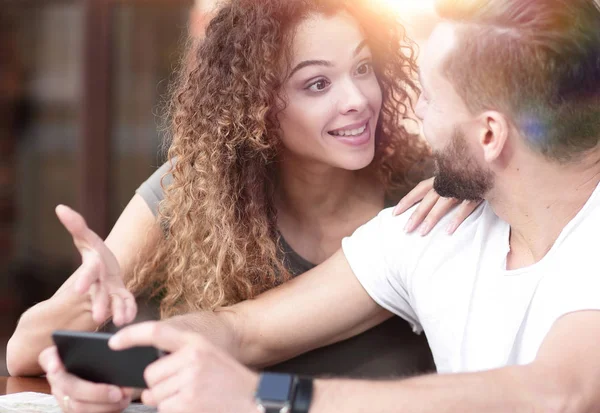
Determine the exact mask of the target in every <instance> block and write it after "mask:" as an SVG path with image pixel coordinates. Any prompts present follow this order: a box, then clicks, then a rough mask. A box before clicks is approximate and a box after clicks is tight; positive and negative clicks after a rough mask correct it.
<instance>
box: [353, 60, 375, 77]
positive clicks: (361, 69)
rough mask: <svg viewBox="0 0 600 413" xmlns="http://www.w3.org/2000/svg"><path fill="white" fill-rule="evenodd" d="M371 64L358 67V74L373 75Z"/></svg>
mask: <svg viewBox="0 0 600 413" xmlns="http://www.w3.org/2000/svg"><path fill="white" fill-rule="evenodd" d="M371 69H372V66H371V63H369V62H367V63H363V64H361V65H360V66H358V68H357V69H356V73H358V74H359V75H366V74H369V73H371Z"/></svg>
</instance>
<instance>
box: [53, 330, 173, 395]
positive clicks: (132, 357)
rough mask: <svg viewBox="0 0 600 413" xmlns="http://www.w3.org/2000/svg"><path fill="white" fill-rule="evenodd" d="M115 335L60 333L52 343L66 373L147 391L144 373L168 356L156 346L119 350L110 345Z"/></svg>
mask: <svg viewBox="0 0 600 413" xmlns="http://www.w3.org/2000/svg"><path fill="white" fill-rule="evenodd" d="M111 337H112V334H108V333H88V332H82V331H67V330H57V331H55V332H54V333H52V340H54V343H55V344H56V347H57V348H58V354H59V355H60V358H61V360H62V362H63V364H64V366H65V368H66V370H67V371H68V372H69V373H71V374H73V375H75V376H78V377H80V378H82V379H84V380H88V381H92V382H95V383H108V384H114V385H117V386H120V387H137V388H146V387H148V386H147V385H146V381H145V380H144V370H145V369H146V367H147V366H148V365H149V364H151V363H153V362H154V361H156V360H158V359H159V358H160V357H161V356H163V355H164V354H165V353H164V352H163V351H161V350H159V349H157V348H155V347H132V348H129V349H126V350H119V351H115V350H112V349H111V348H110V347H109V346H108V339H109V338H111Z"/></svg>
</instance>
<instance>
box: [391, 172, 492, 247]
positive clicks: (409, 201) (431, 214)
mask: <svg viewBox="0 0 600 413" xmlns="http://www.w3.org/2000/svg"><path fill="white" fill-rule="evenodd" d="M433 180H434V178H429V179H426V180H425V181H422V182H420V183H419V184H418V185H417V186H416V187H414V188H413V189H412V190H411V191H410V192H409V193H408V194H406V195H405V196H404V197H403V198H402V199H401V200H400V202H398V205H396V207H395V208H394V212H393V214H394V215H399V214H401V213H403V212H405V211H406V210H407V209H409V208H410V207H412V206H413V205H414V204H416V203H417V202H419V201H421V203H420V204H419V206H418V207H417V208H416V209H415V210H414V212H413V213H412V215H411V216H410V218H409V220H408V221H407V222H406V225H405V227H404V230H405V231H406V232H412V231H414V230H415V229H416V228H417V227H419V226H420V229H419V233H420V234H421V235H427V234H428V233H429V231H431V229H432V228H433V227H434V226H435V225H436V224H437V223H438V222H439V221H440V219H442V217H444V216H445V215H446V214H448V213H449V212H450V210H451V209H452V208H453V207H454V206H455V205H456V204H459V203H460V205H459V206H458V208H457V209H456V211H455V212H454V215H453V217H452V221H451V223H450V224H449V225H448V227H447V228H446V232H448V234H453V233H454V231H456V229H457V228H458V227H459V226H460V224H462V223H463V221H464V220H465V219H467V217H468V216H469V215H471V213H472V212H473V211H474V210H475V209H476V208H477V207H478V206H479V204H481V201H462V202H461V201H459V200H458V199H454V198H444V197H441V196H439V195H438V194H437V192H435V190H434V189H433Z"/></svg>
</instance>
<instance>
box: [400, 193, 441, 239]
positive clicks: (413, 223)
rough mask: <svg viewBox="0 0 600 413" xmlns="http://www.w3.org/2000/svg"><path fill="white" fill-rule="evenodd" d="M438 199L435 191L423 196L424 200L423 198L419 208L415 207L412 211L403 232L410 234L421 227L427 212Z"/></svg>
mask: <svg viewBox="0 0 600 413" xmlns="http://www.w3.org/2000/svg"><path fill="white" fill-rule="evenodd" d="M439 199H440V196H439V195H438V194H437V193H436V192H435V191H433V190H432V191H429V193H428V194H427V195H425V198H423V200H422V201H421V203H420V204H419V206H417V208H416V209H415V210H414V211H413V213H412V215H411V216H410V218H409V220H408V221H407V222H406V225H405V226H404V231H406V232H412V231H414V230H415V228H417V227H418V226H419V225H421V223H422V222H423V220H424V219H425V217H426V216H427V214H429V212H430V211H431V209H432V208H433V206H434V205H435V204H436V202H437V201H438V200H439Z"/></svg>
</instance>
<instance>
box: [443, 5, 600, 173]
mask: <svg viewBox="0 0 600 413" xmlns="http://www.w3.org/2000/svg"><path fill="white" fill-rule="evenodd" d="M436 8H437V11H438V14H439V15H440V16H441V17H442V18H444V19H445V20H448V21H450V22H452V23H454V24H456V27H457V30H456V33H457V39H458V43H457V46H456V47H455V49H454V50H453V51H452V52H451V54H450V56H448V58H447V61H446V62H445V63H444V73H445V75H446V76H447V78H448V79H449V80H450V82H451V83H452V84H453V85H454V87H455V89H456V91H457V93H459V95H460V96H461V97H462V99H463V100H464V101H465V103H466V105H467V107H468V108H469V110H471V111H472V112H473V113H479V112H481V111H484V110H500V111H502V112H504V113H506V114H507V115H508V116H509V117H510V118H511V121H512V122H513V123H514V126H516V127H517V128H518V129H519V130H520V131H521V134H522V135H523V137H524V138H525V139H526V141H527V143H528V144H529V145H530V147H532V148H533V149H534V150H536V151H538V152H539V153H541V154H543V155H544V156H546V157H547V158H550V159H553V160H557V161H560V162H570V161H573V160H576V159H577V158H578V157H579V155H581V154H584V153H585V152H586V151H588V150H590V149H592V148H595V147H596V146H597V145H598V143H599V141H600V5H599V3H598V0H437V3H436Z"/></svg>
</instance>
